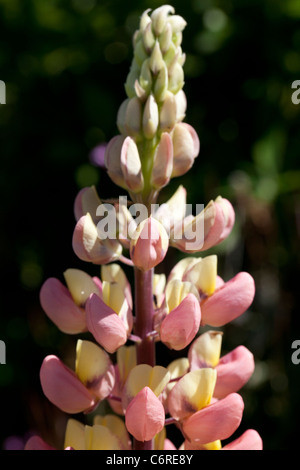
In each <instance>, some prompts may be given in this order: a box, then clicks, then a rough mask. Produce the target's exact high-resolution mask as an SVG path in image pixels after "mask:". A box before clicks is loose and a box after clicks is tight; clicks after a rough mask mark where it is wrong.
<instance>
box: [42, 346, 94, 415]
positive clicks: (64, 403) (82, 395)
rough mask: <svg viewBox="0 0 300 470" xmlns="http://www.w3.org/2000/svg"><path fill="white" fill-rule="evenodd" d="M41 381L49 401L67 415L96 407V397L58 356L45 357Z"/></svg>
mask: <svg viewBox="0 0 300 470" xmlns="http://www.w3.org/2000/svg"><path fill="white" fill-rule="evenodd" d="M40 380H41V386H42V389H43V392H44V394H45V395H46V397H47V398H48V400H50V401H51V403H53V404H54V405H55V406H57V407H58V408H59V409H61V410H62V411H65V412H66V413H71V414H73V413H80V412H82V411H86V410H88V409H90V408H91V407H93V406H94V405H95V400H94V397H93V396H92V395H91V394H90V392H89V391H88V389H87V388H86V387H85V386H84V385H83V383H82V382H80V380H79V379H78V377H77V376H76V374H75V373H74V372H73V371H72V370H71V369H69V368H68V367H66V366H65V365H64V364H63V363H62V362H61V361H60V359H58V357H56V356H52V355H51V356H47V357H45V359H44V361H43V363H42V366H41V370H40Z"/></svg>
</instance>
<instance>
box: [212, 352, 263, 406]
mask: <svg viewBox="0 0 300 470" xmlns="http://www.w3.org/2000/svg"><path fill="white" fill-rule="evenodd" d="M254 367H255V364H254V358H253V354H252V353H251V352H250V351H249V350H248V349H247V348H245V346H238V347H237V348H235V349H234V350H233V351H231V352H230V353H228V354H226V355H225V356H223V357H222V358H221V359H220V361H219V364H218V365H217V366H216V371H217V383H216V386H215V391H214V397H215V398H224V397H225V396H226V395H229V393H233V392H237V391H239V390H240V389H241V388H242V387H243V386H244V385H245V384H246V383H247V382H248V380H249V379H250V377H251V375H252V374H253V372H254Z"/></svg>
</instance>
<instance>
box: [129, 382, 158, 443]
mask: <svg viewBox="0 0 300 470" xmlns="http://www.w3.org/2000/svg"><path fill="white" fill-rule="evenodd" d="M164 422H165V410H164V407H163V405H162V403H161V401H160V400H159V399H158V398H157V396H156V395H155V394H154V393H153V392H152V390H151V389H150V388H149V387H144V388H143V389H142V390H141V391H140V392H139V393H138V394H137V395H136V396H135V397H134V398H133V399H132V400H131V402H130V403H129V405H128V407H127V409H126V413H125V424H126V428H127V430H128V432H130V434H132V435H133V436H134V437H135V439H137V440H138V441H142V442H144V441H150V439H152V438H153V437H154V436H155V434H157V433H159V432H160V431H161V430H162V429H163V427H164Z"/></svg>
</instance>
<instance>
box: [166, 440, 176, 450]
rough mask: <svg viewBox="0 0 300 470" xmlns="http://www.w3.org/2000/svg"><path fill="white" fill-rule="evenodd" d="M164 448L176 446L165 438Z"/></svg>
mask: <svg viewBox="0 0 300 470" xmlns="http://www.w3.org/2000/svg"><path fill="white" fill-rule="evenodd" d="M164 450H177V447H176V446H175V445H174V444H173V442H172V441H170V439H165V443H164Z"/></svg>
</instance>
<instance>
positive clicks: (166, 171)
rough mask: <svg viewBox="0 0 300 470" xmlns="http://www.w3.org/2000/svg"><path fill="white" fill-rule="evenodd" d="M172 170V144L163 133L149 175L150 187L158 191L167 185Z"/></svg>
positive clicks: (165, 133)
mask: <svg viewBox="0 0 300 470" xmlns="http://www.w3.org/2000/svg"><path fill="white" fill-rule="evenodd" d="M172 168H173V144H172V139H171V137H170V134H169V133H168V132H164V133H163V134H162V135H161V139H160V143H159V145H158V146H157V149H156V152H155V156H154V163H153V168H152V174H151V185H152V186H154V187H155V188H157V189H159V188H162V187H164V186H166V184H168V182H169V180H170V177H171V173H172Z"/></svg>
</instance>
